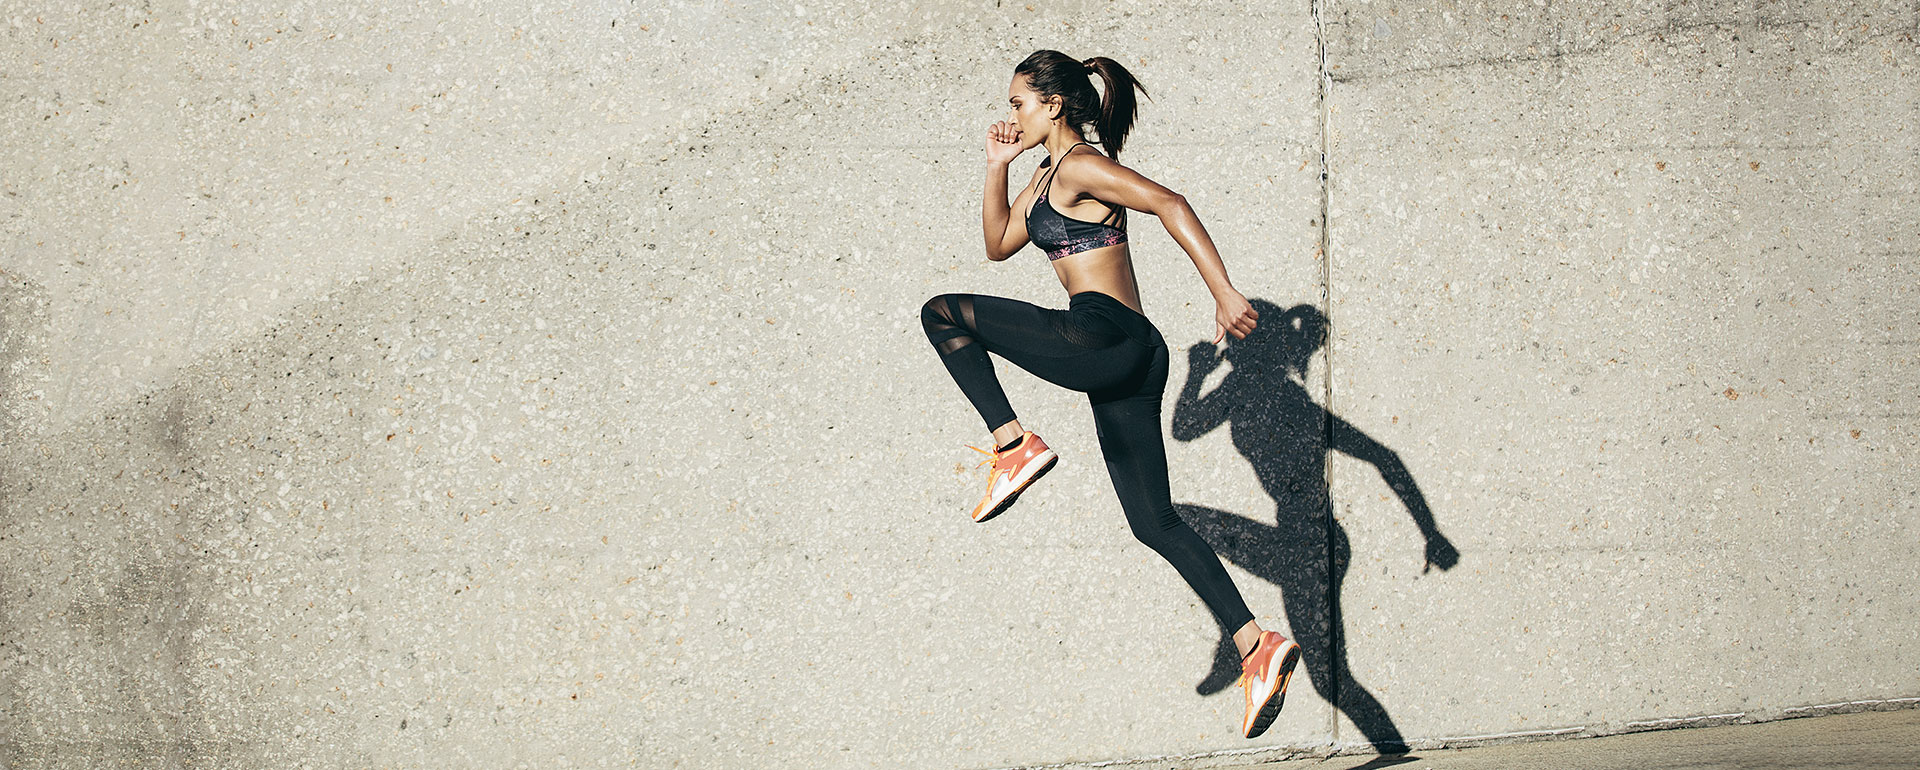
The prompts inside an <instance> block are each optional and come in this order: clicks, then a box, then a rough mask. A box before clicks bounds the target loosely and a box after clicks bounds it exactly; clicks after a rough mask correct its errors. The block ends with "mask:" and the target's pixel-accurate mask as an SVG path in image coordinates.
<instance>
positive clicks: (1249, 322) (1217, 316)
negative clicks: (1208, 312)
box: [1213, 289, 1260, 345]
mask: <svg viewBox="0 0 1920 770" xmlns="http://www.w3.org/2000/svg"><path fill="white" fill-rule="evenodd" d="M1214 303H1215V307H1214V311H1213V344H1215V345H1218V344H1220V341H1221V340H1223V339H1226V337H1227V333H1228V332H1232V333H1233V338H1234V339H1237V340H1244V339H1246V338H1247V335H1249V334H1252V333H1253V327H1254V326H1255V325H1256V324H1255V323H1254V322H1255V321H1257V320H1259V318H1260V311H1258V310H1254V309H1253V305H1252V304H1251V303H1249V302H1247V298H1246V297H1244V296H1241V294H1240V292H1237V291H1233V290H1231V289H1229V290H1227V293H1225V294H1222V295H1220V296H1218V297H1215V298H1214Z"/></svg>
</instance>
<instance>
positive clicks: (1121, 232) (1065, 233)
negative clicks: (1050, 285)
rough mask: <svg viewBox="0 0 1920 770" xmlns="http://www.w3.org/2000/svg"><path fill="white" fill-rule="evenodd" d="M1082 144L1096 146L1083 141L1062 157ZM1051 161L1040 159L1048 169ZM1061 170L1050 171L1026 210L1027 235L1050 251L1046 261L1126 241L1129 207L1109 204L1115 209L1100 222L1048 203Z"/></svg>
mask: <svg viewBox="0 0 1920 770" xmlns="http://www.w3.org/2000/svg"><path fill="white" fill-rule="evenodd" d="M1081 144H1085V145H1087V146H1088V147H1092V146H1093V145H1092V144H1088V143H1087V142H1080V143H1079V144H1075V145H1074V146H1073V147H1068V148H1067V152H1063V153H1060V156H1061V157H1066V155H1067V153H1071V152H1073V150H1074V148H1076V147H1079V146H1080V145H1081ZM1052 163H1053V158H1051V157H1049V158H1047V159H1046V160H1043V161H1040V167H1041V168H1046V167H1047V166H1049V165H1051V164H1052ZM1059 173H1060V167H1059V166H1054V168H1053V170H1052V171H1049V172H1047V181H1046V183H1045V185H1043V186H1042V187H1041V188H1040V197H1039V198H1037V199H1035V200H1034V202H1033V206H1032V207H1030V208H1028V209H1027V237H1028V238H1031V239H1032V240H1033V245H1035V246H1039V247H1040V249H1041V250H1042V251H1045V252H1047V260H1048V261H1052V260H1056V259H1059V258H1061V257H1064V256H1067V255H1068V254H1075V253H1078V252H1082V251H1086V250H1088V249H1097V248H1100V247H1102V246H1112V245H1115V244H1120V243H1126V242H1127V230H1126V227H1127V209H1126V207H1125V206H1114V205H1113V204H1110V203H1109V204H1106V205H1107V208H1110V209H1113V210H1114V211H1113V214H1111V215H1109V216H1108V217H1106V218H1105V219H1102V220H1100V221H1098V222H1088V221H1086V220H1084V219H1074V218H1072V217H1069V216H1067V215H1065V214H1062V213H1060V211H1059V210H1058V209H1055V208H1054V207H1053V204H1051V203H1048V202H1047V191H1048V190H1050V189H1052V188H1053V178H1054V177H1055V176H1058V175H1059ZM1108 219H1114V220H1116V221H1117V222H1118V225H1119V226H1117V227H1116V226H1113V225H1109V224H1107V220H1108Z"/></svg>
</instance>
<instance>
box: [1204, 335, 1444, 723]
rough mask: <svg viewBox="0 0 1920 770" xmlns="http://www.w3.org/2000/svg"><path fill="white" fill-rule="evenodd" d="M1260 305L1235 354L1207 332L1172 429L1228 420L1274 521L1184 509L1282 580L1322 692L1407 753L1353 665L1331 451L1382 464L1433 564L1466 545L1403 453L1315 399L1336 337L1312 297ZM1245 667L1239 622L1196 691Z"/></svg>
mask: <svg viewBox="0 0 1920 770" xmlns="http://www.w3.org/2000/svg"><path fill="white" fill-rule="evenodd" d="M1252 304H1253V307H1254V310H1256V311H1258V312H1259V314H1260V320H1259V325H1258V326H1257V327H1256V328H1255V329H1254V331H1253V333H1252V334H1249V335H1247V337H1246V339H1239V340H1236V339H1233V338H1232V337H1229V338H1227V348H1226V350H1225V351H1224V352H1222V351H1220V350H1219V349H1218V348H1216V347H1215V346H1214V345H1213V344H1212V343H1204V342H1203V343H1200V344H1197V345H1194V346H1193V347H1191V348H1188V350H1187V363H1188V367H1187V382H1186V385H1185V386H1184V387H1183V388H1182V389H1181V391H1180V399H1179V401H1178V403H1176V404H1175V405H1174V410H1173V420H1172V422H1173V425H1172V433H1173V437H1174V438H1175V439H1178V440H1180V441H1192V440H1194V439H1197V438H1199V437H1201V436H1202V435H1205V434H1206V433H1208V432H1209V431H1212V430H1213V429H1215V428H1217V427H1220V425H1222V424H1227V425H1228V426H1229V431H1230V432H1231V435H1232V438H1233V445H1234V448H1235V449H1238V450H1239V451H1240V454H1241V456H1243V457H1245V458H1247V462H1249V463H1251V464H1252V465H1253V471H1254V474H1255V475H1256V476H1258V477H1259V479H1260V486H1261V487H1262V488H1263V489H1265V490H1266V493H1267V496H1268V497H1271V498H1273V502H1274V504H1275V506H1276V509H1275V512H1274V523H1273V524H1271V525H1268V524H1265V523H1262V522H1260V521H1258V520H1256V519H1255V518H1252V517H1246V516H1241V515H1239V514H1236V513H1233V512H1230V511H1222V510H1217V509H1214V508H1208V507H1206V506H1200V505H1177V506H1176V507H1177V508H1178V509H1179V511H1180V515H1181V516H1182V517H1183V518H1185V519H1186V520H1187V523H1188V524H1190V525H1192V527H1193V528H1194V530H1196V531H1198V532H1199V533H1200V536H1201V537H1202V538H1205V539H1206V541H1207V542H1208V543H1209V544H1211V545H1212V546H1213V548H1214V550H1215V551H1216V552H1218V553H1219V554H1220V556H1221V557H1222V558H1225V559H1227V560H1229V561H1232V562H1233V563H1234V564H1237V565H1239V566H1240V567H1241V568H1242V569H1245V570H1247V571H1248V572H1250V573H1252V574H1254V575H1256V576H1258V577H1260V578H1261V579H1262V580H1266V581H1267V582H1270V583H1273V584H1275V585H1277V586H1279V587H1280V594H1281V599H1282V601H1284V602H1285V605H1286V614H1287V623H1288V625H1289V626H1291V627H1292V631H1291V633H1292V634H1293V636H1294V640H1295V641H1297V642H1299V644H1300V648H1301V659H1300V665H1302V666H1304V667H1305V668H1306V670H1307V675H1308V678H1309V680H1310V681H1312V682H1313V688H1314V689H1315V690H1317V691H1318V692H1319V693H1320V696H1321V697H1323V698H1325V699H1326V700H1327V702H1329V703H1333V704H1335V706H1336V707H1337V708H1339V709H1340V710H1341V711H1343V712H1345V713H1346V715H1347V718H1348V719H1351V720H1353V723H1354V724H1355V725H1357V726H1359V728H1360V731H1361V732H1362V733H1364V734H1365V735H1366V738H1367V740H1368V742H1370V743H1372V744H1373V745H1374V747H1375V749H1376V750H1378V751H1380V752H1382V753H1388V754H1396V753H1403V752H1405V751H1406V743H1405V740H1404V739H1403V738H1402V736H1401V735H1400V730H1399V728H1397V727H1395V726H1394V724H1393V719H1392V718H1391V717H1390V716H1388V715H1387V710H1386V708H1385V707H1383V706H1381V704H1380V701H1379V700H1377V699H1375V698H1374V697H1373V695H1372V693H1369V692H1368V691H1367V689H1366V688H1365V687H1363V686H1361V684H1360V683H1359V682H1358V681H1356V680H1355V679H1354V677H1353V672H1352V671H1351V670H1350V669H1349V668H1348V666H1347V654H1346V642H1345V640H1344V638H1343V633H1342V628H1341V618H1340V585H1341V581H1342V579H1343V578H1344V577H1345V576H1346V572H1347V564H1348V562H1349V560H1350V558H1351V556H1352V553H1351V549H1350V548H1349V546H1348V543H1347V534H1346V531H1345V530H1344V529H1342V528H1341V527H1340V524H1339V522H1338V521H1336V520H1335V519H1334V517H1333V515H1332V508H1331V506H1330V496H1329V492H1328V489H1327V475H1326V468H1327V453H1328V452H1329V451H1337V452H1343V453H1345V454H1347V455H1350V456H1352V457H1354V458H1357V459H1359V460H1363V461H1365V462H1367V463H1369V464H1371V465H1373V466H1374V467H1375V468H1376V469H1378V470H1379V472H1380V476H1381V477H1382V478H1383V479H1385V480H1386V482H1387V485H1388V486H1389V487H1391V488H1392V489H1393V491H1394V494H1396V495H1398V496H1399V498H1400V502H1401V503H1402V504H1403V505H1405V506H1406V508H1407V511H1408V513H1410V514H1412V516H1413V521H1414V524H1415V525H1416V526H1417V527H1418V528H1419V530H1420V532H1421V533H1422V534H1424V535H1425V536H1426V539H1427V546H1426V560H1427V566H1426V569H1431V568H1432V567H1439V568H1440V569H1443V570H1445V569H1449V568H1451V567H1453V566H1454V565H1455V564H1456V563H1458V562H1459V560H1460V555H1459V553H1458V552H1457V551H1455V550H1454V547H1453V544H1452V543H1450V542H1448V541H1447V538H1446V536H1444V535H1442V534H1440V530H1439V528H1438V526H1437V525H1435V523H1434V520H1433V511H1432V510H1430V509H1429V508H1428V507H1427V502H1426V498H1425V497H1424V496H1422V495H1421V494H1420V488H1419V486H1418V485H1417V484H1415V483H1414V480H1413V475H1412V473H1410V472H1409V471H1408V470H1407V467H1406V465H1404V464H1403V463H1401V461H1400V457H1399V455H1397V454H1395V453H1394V451H1393V450H1391V449H1388V448H1387V447H1386V446H1385V445H1382V444H1381V443H1379V442H1378V441H1375V440H1373V438H1372V437H1370V436H1368V435H1367V434H1366V433H1364V432H1362V431H1361V430H1360V429H1359V428H1357V427H1354V426H1353V425H1352V424H1350V423H1348V422H1347V421H1345V420H1342V419H1340V418H1339V417H1338V416H1335V415H1333V414H1330V413H1328V412H1327V411H1326V410H1325V409H1324V408H1322V407H1321V406H1320V405H1319V404H1317V403H1314V401H1313V398H1312V397H1311V395H1310V394H1309V392H1308V390H1307V388H1306V385H1305V377H1306V372H1307V364H1308V362H1309V361H1310V360H1312V358H1313V354H1314V352H1315V351H1317V350H1319V349H1320V346H1321V345H1322V344H1324V343H1325V341H1326V337H1327V317H1326V315H1325V314H1324V313H1322V312H1320V310H1319V308H1316V307H1314V306H1312V305H1306V304H1302V305H1296V306H1294V307H1292V308H1281V307H1279V306H1277V305H1274V304H1273V303H1271V302H1267V301H1265V300H1258V299H1256V300H1252ZM1222 362H1225V363H1228V364H1230V365H1231V366H1232V368H1231V369H1229V370H1228V372H1227V375H1226V378H1225V379H1224V380H1222V381H1221V383H1220V386H1219V387H1217V388H1214V389H1213V391H1212V392H1211V393H1205V394H1202V393H1201V392H1200V389H1201V385H1202V384H1203V382H1204V380H1205V379H1206V378H1207V375H1209V374H1211V373H1212V372H1213V371H1214V370H1215V369H1218V368H1219V366H1220V364H1221V363H1222ZM1250 598H1251V597H1250ZM1249 604H1255V605H1257V604H1258V602H1257V601H1249ZM1255 612H1256V614H1258V612H1259V609H1258V608H1256V609H1255ZM1239 675H1240V656H1239V655H1238V653H1237V651H1236V650H1235V648H1234V645H1233V638H1232V636H1231V630H1230V629H1222V634H1221V638H1220V645H1219V647H1218V648H1217V650H1216V653H1215V656H1214V661H1213V670H1212V672H1211V673H1209V674H1208V675H1207V677H1206V678H1205V679H1204V680H1202V681H1201V682H1200V683H1199V685H1197V686H1196V687H1195V689H1196V690H1197V691H1198V692H1199V693H1200V694H1202V695H1210V694H1213V693H1216V692H1219V691H1221V690H1223V689H1226V688H1227V687H1228V686H1230V685H1232V684H1234V681H1235V679H1236V678H1237V677H1238V676H1239Z"/></svg>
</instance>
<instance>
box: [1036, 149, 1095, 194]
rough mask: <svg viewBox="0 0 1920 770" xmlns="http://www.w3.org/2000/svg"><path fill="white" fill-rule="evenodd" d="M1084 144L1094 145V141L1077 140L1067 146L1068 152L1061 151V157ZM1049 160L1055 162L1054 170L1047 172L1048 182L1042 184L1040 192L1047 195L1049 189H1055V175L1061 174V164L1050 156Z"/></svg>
mask: <svg viewBox="0 0 1920 770" xmlns="http://www.w3.org/2000/svg"><path fill="white" fill-rule="evenodd" d="M1083 144H1084V145H1086V146H1088V147H1092V146H1093V143H1092V142H1075V143H1074V144H1073V147H1068V148H1067V152H1063V153H1060V157H1062V158H1064V157H1067V153H1068V152H1073V148H1074V147H1079V146H1080V145H1083ZM1047 162H1048V163H1052V164H1053V170H1052V171H1048V172H1047V183H1046V185H1044V186H1042V187H1041V188H1040V194H1041V195H1046V194H1047V191H1049V190H1052V189H1053V178H1054V177H1056V176H1059V175H1060V164H1058V163H1054V162H1053V159H1052V158H1048V159H1047Z"/></svg>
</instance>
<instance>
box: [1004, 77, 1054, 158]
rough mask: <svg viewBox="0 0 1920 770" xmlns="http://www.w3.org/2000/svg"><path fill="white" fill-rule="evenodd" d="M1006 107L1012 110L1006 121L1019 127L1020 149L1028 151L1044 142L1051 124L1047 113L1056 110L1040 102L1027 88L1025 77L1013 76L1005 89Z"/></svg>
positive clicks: (1036, 95) (1050, 118)
mask: <svg viewBox="0 0 1920 770" xmlns="http://www.w3.org/2000/svg"><path fill="white" fill-rule="evenodd" d="M1058 98H1059V97H1055V99H1058ZM1007 106H1008V107H1009V108H1010V109H1012V110H1013V114H1012V117H1010V118H1008V121H1009V122H1011V123H1013V124H1014V125H1016V126H1019V127H1020V149H1022V150H1026V149H1029V148H1031V147H1033V146H1035V145H1037V144H1039V143H1041V142H1043V141H1045V140H1046V138H1047V129H1048V126H1049V125H1050V123H1051V122H1052V116H1051V115H1050V114H1049V111H1050V110H1053V109H1056V108H1055V107H1054V106H1053V105H1051V104H1048V103H1046V102H1044V101H1041V98H1040V95H1039V94H1037V93H1034V92H1033V89H1031V88H1028V87H1027V76H1026V75H1015V76H1013V84H1012V85H1010V86H1008V87H1007Z"/></svg>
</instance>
